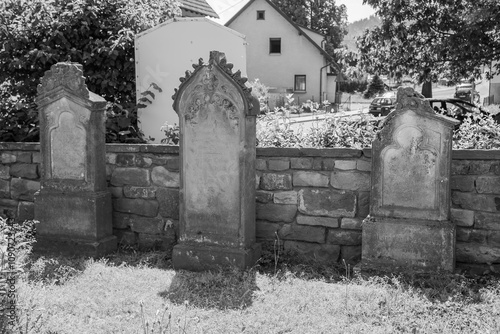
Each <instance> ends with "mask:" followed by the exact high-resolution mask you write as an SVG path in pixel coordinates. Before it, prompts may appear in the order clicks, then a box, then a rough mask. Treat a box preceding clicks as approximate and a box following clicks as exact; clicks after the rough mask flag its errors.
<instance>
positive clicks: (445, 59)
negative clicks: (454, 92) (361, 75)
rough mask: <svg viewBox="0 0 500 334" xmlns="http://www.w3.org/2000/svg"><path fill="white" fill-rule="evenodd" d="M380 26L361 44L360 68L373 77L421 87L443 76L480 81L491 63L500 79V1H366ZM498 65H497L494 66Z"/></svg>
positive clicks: (359, 46) (366, 36)
mask: <svg viewBox="0 0 500 334" xmlns="http://www.w3.org/2000/svg"><path fill="white" fill-rule="evenodd" d="M363 3H365V4H369V5H371V6H373V7H374V8H375V9H376V10H377V15H378V16H379V17H380V18H381V19H382V24H381V25H380V26H378V27H376V28H373V29H371V30H369V31H366V32H365V34H364V35H363V36H362V37H361V38H360V39H359V40H358V48H359V49H360V52H361V57H360V66H361V67H362V68H364V69H365V70H367V71H368V72H371V73H379V74H390V73H394V72H396V71H398V70H399V71H402V72H403V73H408V74H410V75H415V76H417V77H418V79H419V81H420V82H425V81H431V80H436V79H437V75H439V74H441V75H443V74H445V75H447V76H448V77H449V78H451V79H459V78H464V77H470V76H472V75H474V76H478V75H479V74H480V69H481V67H482V66H490V65H491V64H492V62H493V64H494V67H493V68H492V72H491V73H490V74H493V73H495V72H496V73H500V6H499V4H498V0H424V1H415V0H364V1H363ZM495 62H496V64H495Z"/></svg>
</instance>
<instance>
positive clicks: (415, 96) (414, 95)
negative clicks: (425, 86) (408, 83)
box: [396, 87, 434, 114]
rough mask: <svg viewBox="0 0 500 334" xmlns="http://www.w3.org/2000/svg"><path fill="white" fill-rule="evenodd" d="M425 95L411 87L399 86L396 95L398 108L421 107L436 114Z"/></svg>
mask: <svg viewBox="0 0 500 334" xmlns="http://www.w3.org/2000/svg"><path fill="white" fill-rule="evenodd" d="M424 98H425V97H424V96H423V95H422V94H420V93H419V92H416V91H415V90H413V88H411V87H399V88H398V93H397V95H396V109H420V110H423V111H427V112H430V113H433V114H434V110H433V109H432V108H431V106H430V104H429V103H428V102H427V101H425V100H423V99H424Z"/></svg>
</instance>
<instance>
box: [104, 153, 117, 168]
mask: <svg viewBox="0 0 500 334" xmlns="http://www.w3.org/2000/svg"><path fill="white" fill-rule="evenodd" d="M116 156H117V155H116V153H106V163H107V164H110V165H115V164H116Z"/></svg>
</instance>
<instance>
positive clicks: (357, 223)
mask: <svg viewBox="0 0 500 334" xmlns="http://www.w3.org/2000/svg"><path fill="white" fill-rule="evenodd" d="M362 225H363V219H362V218H342V221H341V222H340V227H342V228H343V229H345V230H361V229H362Z"/></svg>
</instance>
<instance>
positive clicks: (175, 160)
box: [165, 157, 180, 171]
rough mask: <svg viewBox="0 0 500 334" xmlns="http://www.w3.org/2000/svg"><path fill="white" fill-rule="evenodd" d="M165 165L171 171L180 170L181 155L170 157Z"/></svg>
mask: <svg viewBox="0 0 500 334" xmlns="http://www.w3.org/2000/svg"><path fill="white" fill-rule="evenodd" d="M165 167H166V168H167V169H168V170H171V171H178V170H179V167H180V159H179V157H169V158H168V159H167V161H166V163H165Z"/></svg>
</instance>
